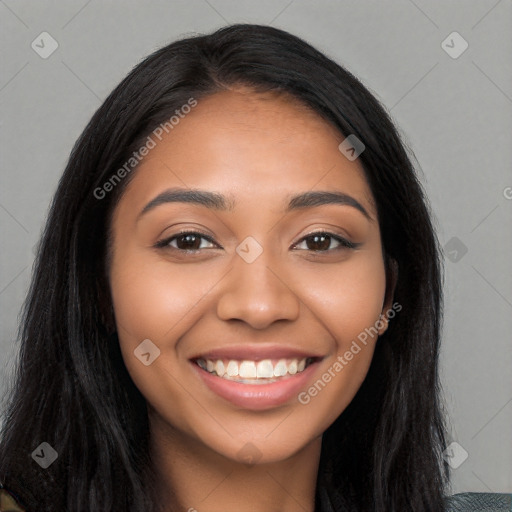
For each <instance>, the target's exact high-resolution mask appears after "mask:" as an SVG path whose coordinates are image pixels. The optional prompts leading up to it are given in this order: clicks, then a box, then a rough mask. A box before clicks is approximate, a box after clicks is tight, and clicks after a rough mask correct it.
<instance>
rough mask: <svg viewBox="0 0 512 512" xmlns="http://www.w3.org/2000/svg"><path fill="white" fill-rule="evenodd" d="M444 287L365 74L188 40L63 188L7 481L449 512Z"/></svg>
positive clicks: (306, 54)
mask: <svg viewBox="0 0 512 512" xmlns="http://www.w3.org/2000/svg"><path fill="white" fill-rule="evenodd" d="M440 272H441V271H440V258H439V247H438V242H437V240H436V237H435V234H434V231H433V228H432V224H431V220H430V215H429V210H428V207H427V203H426V200H425V197H424V194H423V192H422V189H421V186H420V184H419V182H418V180H417V178H416V176H415V173H414V170H413V167H412V165H411V162H410V160H409V158H408V156H407V154H406V151H405V149H404V146H403V144H402V142H401V141H400V138H399V136H398V135H397V132H396V129H395V128H394V127H393V125H392V123H391V121H390V119H389V118H388V116H387V114H386V113H385V111H384V110H383V108H382V107H381V106H380V105H379V104H378V102H377V101H376V100H375V98H374V97H373V96H372V95H371V94H370V93H369V92H368V91H367V90H366V89H365V88H364V87H363V85H362V84H361V83H360V82H359V81H358V80H357V79H356V78H354V77H353V76H352V75H351V74H350V73H348V72H347V71H346V70H344V69H343V68H341V67H340V66H339V65H337V64H335V63H334V62H332V61H331V60H329V59H328V58H327V57H325V56H324V55H322V54H321V53H319V52H318V51H317V50H315V49H314V48H312V47H311V46H309V45H308V44H307V43H305V42H304V41H302V40H301V39H299V38H297V37H295V36H292V35H290V34H288V33H286V32H283V31H280V30H277V29H274V28H270V27H265V26H257V25H234V26H230V27H226V28H223V29H221V30H219V31H217V32H215V33H213V34H211V35H206V36H199V37H192V38H189V39H185V40H181V41H177V42H174V43H172V44H170V45H168V46H167V47H165V48H162V49H160V50H158V51H156V52H155V53H154V54H152V55H151V56H149V57H148V58H147V59H145V60H144V61H143V62H142V63H141V64H139V65H138V66H137V67H136V68H135V69H134V70H133V71H132V72H131V73H130V74H129V75H128V76H127V77H126V78H125V79H124V80H123V81H122V82H121V84H119V86H118V87H117V88H116V89H115V90H114V91H113V92H112V94H111V95H110V96H109V97H108V98H107V99H106V101H105V102H104V104H103V105H102V106H101V107H100V109H99V110H98V111H97V112H96V114H95V115H94V116H93V118H92V120H91V121H90V123H89V125H88V126H87V127H86V129H85V131H84V132H83V134H82V136H81V137H80V139H79V140H78V142H77V144H76V145H75V148H74V149H73V152H72V154H71V157H70V160H69V163H68V165H67V167H66V170H65V172H64V175H63V177H62V179H61V181H60V184H59V187H58V190H57V193H56V195H55V198H54V200H53V204H52V207H51V212H50V215H49V219H48V222H47V225H46V229H45V232H44V235H43V238H42V241H41V245H40V248H39V253H38V257H37V265H36V269H35V274H34V278H33V282H32V286H31V289H30V292H29V296H28V298H27V302H26V306H25V309H24V321H23V323H22V329H21V338H22V346H21V351H20V361H19V370H18V374H17V380H16V383H15V387H14V391H13V395H12V399H11V401H10V403H9V407H8V409H7V413H6V417H5V421H4V432H3V434H2V440H1V443H0V450H1V454H2V457H1V461H0V482H2V483H3V484H4V486H5V488H6V489H8V490H9V493H10V494H9V496H11V497H12V498H13V499H14V498H16V501H19V506H20V507H23V508H26V510H27V511H31V510H34V511H35V510H37V511H42V510H52V511H60V510H69V511H79V510H80V511H82V510H83V511H85V510H91V511H92V510H94V511H99V510H102V511H107V510H109V511H114V510H123V511H124V510H130V511H149V510H151V511H154V510H161V511H174V510H189V511H192V510H198V511H202V510H204V511H217V510H222V511H226V510H237V511H243V510H262V511H273V510H280V511H292V510H293V511H294V510H309V511H313V510H317V511H344V510H361V511H362V510H365V511H366V510H368V511H369V510H372V511H391V510H393V511H395V510H400V511H401V510H414V511H418V512H419V511H427V510H428V511H440V510H443V509H444V508H443V507H444V506H445V498H444V493H445V488H446V484H447V479H448V468H447V465H446V463H445V462H443V458H442V452H443V450H444V449H445V444H446V443H445V427H444V422H443V414H442V410H441V405H440V397H439V393H440V386H439V381H438V353H439V342H440V326H441V301H442V297H441V273H440ZM4 497H5V499H7V493H5V494H4ZM9 499H11V498H9ZM10 506H11V505H10ZM12 506H15V504H12Z"/></svg>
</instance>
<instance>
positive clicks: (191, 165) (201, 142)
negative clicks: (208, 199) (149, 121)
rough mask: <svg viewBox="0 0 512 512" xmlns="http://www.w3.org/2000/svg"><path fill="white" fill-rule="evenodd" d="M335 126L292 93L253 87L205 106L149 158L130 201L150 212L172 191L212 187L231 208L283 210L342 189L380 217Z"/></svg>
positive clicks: (134, 181)
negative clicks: (303, 196)
mask: <svg viewBox="0 0 512 512" xmlns="http://www.w3.org/2000/svg"><path fill="white" fill-rule="evenodd" d="M344 138H345V137H344V135H342V134H341V133H340V132H339V131H338V130H337V129H336V128H335V127H334V126H333V125H332V124H330V123H329V122H327V121H326V120H325V119H323V118H322V117H320V116H319V115H318V114H317V113H316V112H314V111H312V110H311V109H310V108H308V107H307V106H305V105H303V104H301V103H300V102H298V100H296V99H295V98H293V97H291V96H289V95H287V94H276V93H257V92H254V91H252V90H248V89H244V88H241V89H237V90H230V91H222V92H219V93H215V94H213V95H211V96H208V97H206V98H203V99H200V100H198V104H197V106H195V107H194V108H193V109H191V111H190V112H189V113H188V114H182V115H181V116H180V118H179V122H178V123H177V124H175V125H174V126H173V127H172V129H171V130H169V133H168V134H165V135H164V136H163V137H162V139H161V140H155V142H156V145H155V147H154V148H153V149H151V151H150V152H149V154H148V155H147V156H145V157H144V159H143V160H142V162H141V163H140V164H139V166H138V168H137V169H136V171H135V176H134V177H133V179H132V180H131V182H130V184H129V186H128V188H127V190H126V191H125V194H124V196H126V198H125V199H124V200H128V201H131V202H134V203H137V206H138V207H143V204H142V203H144V201H146V202H147V201H149V200H150V199H151V198H152V197H153V196H155V195H156V194H158V193H160V192H162V190H164V189H165V188H172V187H176V186H177V187H183V188H200V189H210V190H215V191H217V192H220V193H222V194H223V195H226V197H228V198H229V199H230V204H231V205H233V206H236V205H237V204H239V203H243V204H250V203H254V204H257V203H259V204H263V202H265V204H266V205H267V206H270V205H273V206H275V207H276V209H279V208H280V207H284V206H285V203H287V198H288V197H290V196H291V195H292V194H294V193H296V192H305V191H310V190H315V189H319V190H336V191H340V192H343V193H347V194H350V195H352V196H357V198H358V200H360V201H361V202H364V203H365V207H366V208H367V209H368V210H369V211H370V212H372V213H374V211H375V210H374V204H373V198H372V195H371V192H370V190H369V187H368V184H367V182H366V178H365V176H364V171H363V168H362V166H361V164H360V163H359V162H358V161H357V160H356V161H349V160H348V159H347V158H345V156H343V154H342V153H341V152H340V151H339V150H338V145H339V144H340V142H341V141H342V140H343V139H344Z"/></svg>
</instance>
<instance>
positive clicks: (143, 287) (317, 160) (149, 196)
mask: <svg viewBox="0 0 512 512" xmlns="http://www.w3.org/2000/svg"><path fill="white" fill-rule="evenodd" d="M343 139H344V136H342V135H341V134H340V133H339V132H338V131H337V130H336V129H335V128H333V127H332V126H331V125H330V124H329V123H327V122H326V121H324V120H323V119H321V118H320V117H319V116H318V115H317V114H314V113H312V112H311V111H309V110H307V109H306V108H305V107H302V106H300V105H297V104H296V103H295V102H294V101H292V100H290V99H287V98H286V97H284V96H276V95H271V94H260V93H255V92H254V91H250V90H246V89H237V90H233V91H226V92H222V93H216V94H214V95H212V96H209V97H207V98H205V99H201V100H200V101H199V102H198V104H197V106H196V107H194V108H193V109H192V110H191V112H190V113H188V114H187V115H186V116H183V117H182V118H181V119H180V121H179V123H178V124H175V125H174V127H173V129H172V130H171V131H170V132H169V134H168V135H166V136H165V137H164V138H162V141H161V142H158V144H157V145H156V147H154V148H153V149H151V151H150V152H149V154H148V155H147V156H146V157H145V158H144V159H143V160H142V162H141V164H140V165H139V167H138V169H137V170H136V171H134V172H135V174H134V176H133V179H132V181H131V182H130V183H129V185H128V186H127V188H126V190H125V192H124V194H123V195H122V197H121V199H120V201H119V203H118V205H117V207H116V209H115V211H114V215H113V218H112V233H113V247H112V261H111V267H110V269H109V272H110V287H111V292H112V298H113V306H114V311H115V318H116V325H117V330H118V336H119V340H120V344H121V351H122V354H123V358H124V362H125V364H126V367H127V369H128V372H129V373H130V375H131V377H132V379H133V381H134V383H135V385H136V386H137V387H138V388H139V390H140V391H141V393H142V394H143V395H144V397H145V398H146V400H147V403H148V412H149V418H150V425H151V429H152V431H157V430H158V431H159V432H164V433H165V435H166V436H167V437H168V439H179V440H180V441H179V442H180V443H184V444H188V446H190V447H195V448H194V449H201V450H211V451H213V452H216V453H217V454H218V455H219V454H220V455H222V456H224V457H226V458H228V459H233V460H249V459H252V460H253V461H255V462H261V463H263V462H275V461H278V460H284V459H286V458H288V457H290V456H291V455H293V454H294V453H297V452H298V451H299V450H301V449H303V448H304V447H306V446H307V445H309V444H310V443H312V442H313V441H314V440H317V439H318V438H319V436H321V435H322V433H323V432H324V431H325V430H326V429H327V428H328V427H329V425H331V424H332V422H333V421H334V420H335V419H336V418H337V417H338V416H339V415H340V414H341V413H342V412H343V410H344V409H345V408H346V407H347V405H348V404H349V403H350V401H351V400H352V398H353V397H354V395H355V394H356V392H357V390H358V389H359V387H360V386H361V384H362V382H363V380H364V378H365V376H366V374H367V371H368V368H369V365H370V362H371V359H372V356H373V351H374V347H375V343H376V342H377V339H378V334H382V332H383V331H384V330H385V329H386V324H385V322H378V321H379V316H380V314H381V313H382V312H383V311H385V310H386V308H387V307H389V304H385V296H386V278H385V269H384V262H383V255H382V245H381V239H380V232H379V226H378V222H377V217H376V209H375V205H374V203H373V198H372V194H371V191H370V189H369V186H368V184H367V182H366V179H365V177H364V174H363V169H362V167H361V164H360V163H359V162H358V161H357V159H356V160H354V161H350V160H348V159H347V158H346V157H345V156H344V155H343V154H342V153H341V152H340V150H339V149H338V145H339V144H340V142H341V141H342V140H343ZM192 189H194V190H200V191H202V195H201V194H199V193H196V194H193V195H191V191H192ZM179 193H182V195H181V197H180V196H179ZM184 194H188V196H187V195H184ZM210 194H213V195H212V196H209V195H210ZM305 194H309V196H307V195H305ZM312 194H315V195H312ZM296 196H297V197H298V198H295V197H296ZM299 196H300V197H299ZM294 198H295V199H294ZM376 325H377V327H378V334H377V333H376V332H375V331H376V328H375V326H376ZM365 329H366V333H368V332H370V335H368V334H366V336H364V334H362V333H365ZM372 329H373V330H372ZM368 330H369V331H368ZM363 338H365V340H364V342H363V341H362V339H363ZM144 340H146V341H144ZM141 343H142V344H141ZM356 347H358V348H359V350H358V349H357V348H356Z"/></svg>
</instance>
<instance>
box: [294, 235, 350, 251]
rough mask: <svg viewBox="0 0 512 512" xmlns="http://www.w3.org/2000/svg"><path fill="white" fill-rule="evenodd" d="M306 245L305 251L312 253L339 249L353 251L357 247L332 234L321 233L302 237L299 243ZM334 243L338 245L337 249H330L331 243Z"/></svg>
mask: <svg viewBox="0 0 512 512" xmlns="http://www.w3.org/2000/svg"><path fill="white" fill-rule="evenodd" d="M303 242H305V243H306V249H307V250H310V251H313V252H327V251H330V250H333V251H335V250H339V249H347V248H348V249H353V248H355V247H357V245H358V244H354V243H353V242H349V241H348V240H345V239H344V238H342V237H340V236H337V235H334V234H332V233H327V232H321V231H319V232H318V233H311V234H309V235H308V236H306V237H304V238H303V239H302V240H301V243H303ZM332 242H335V243H337V244H338V247H334V248H331V243H332Z"/></svg>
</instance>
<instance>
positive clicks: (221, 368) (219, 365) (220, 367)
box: [215, 359, 225, 376]
mask: <svg viewBox="0 0 512 512" xmlns="http://www.w3.org/2000/svg"><path fill="white" fill-rule="evenodd" d="M215 371H216V372H217V375H221V376H222V375H224V371H225V369H224V363H223V362H222V361H221V360H220V359H219V360H218V361H217V362H216V363H215Z"/></svg>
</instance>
